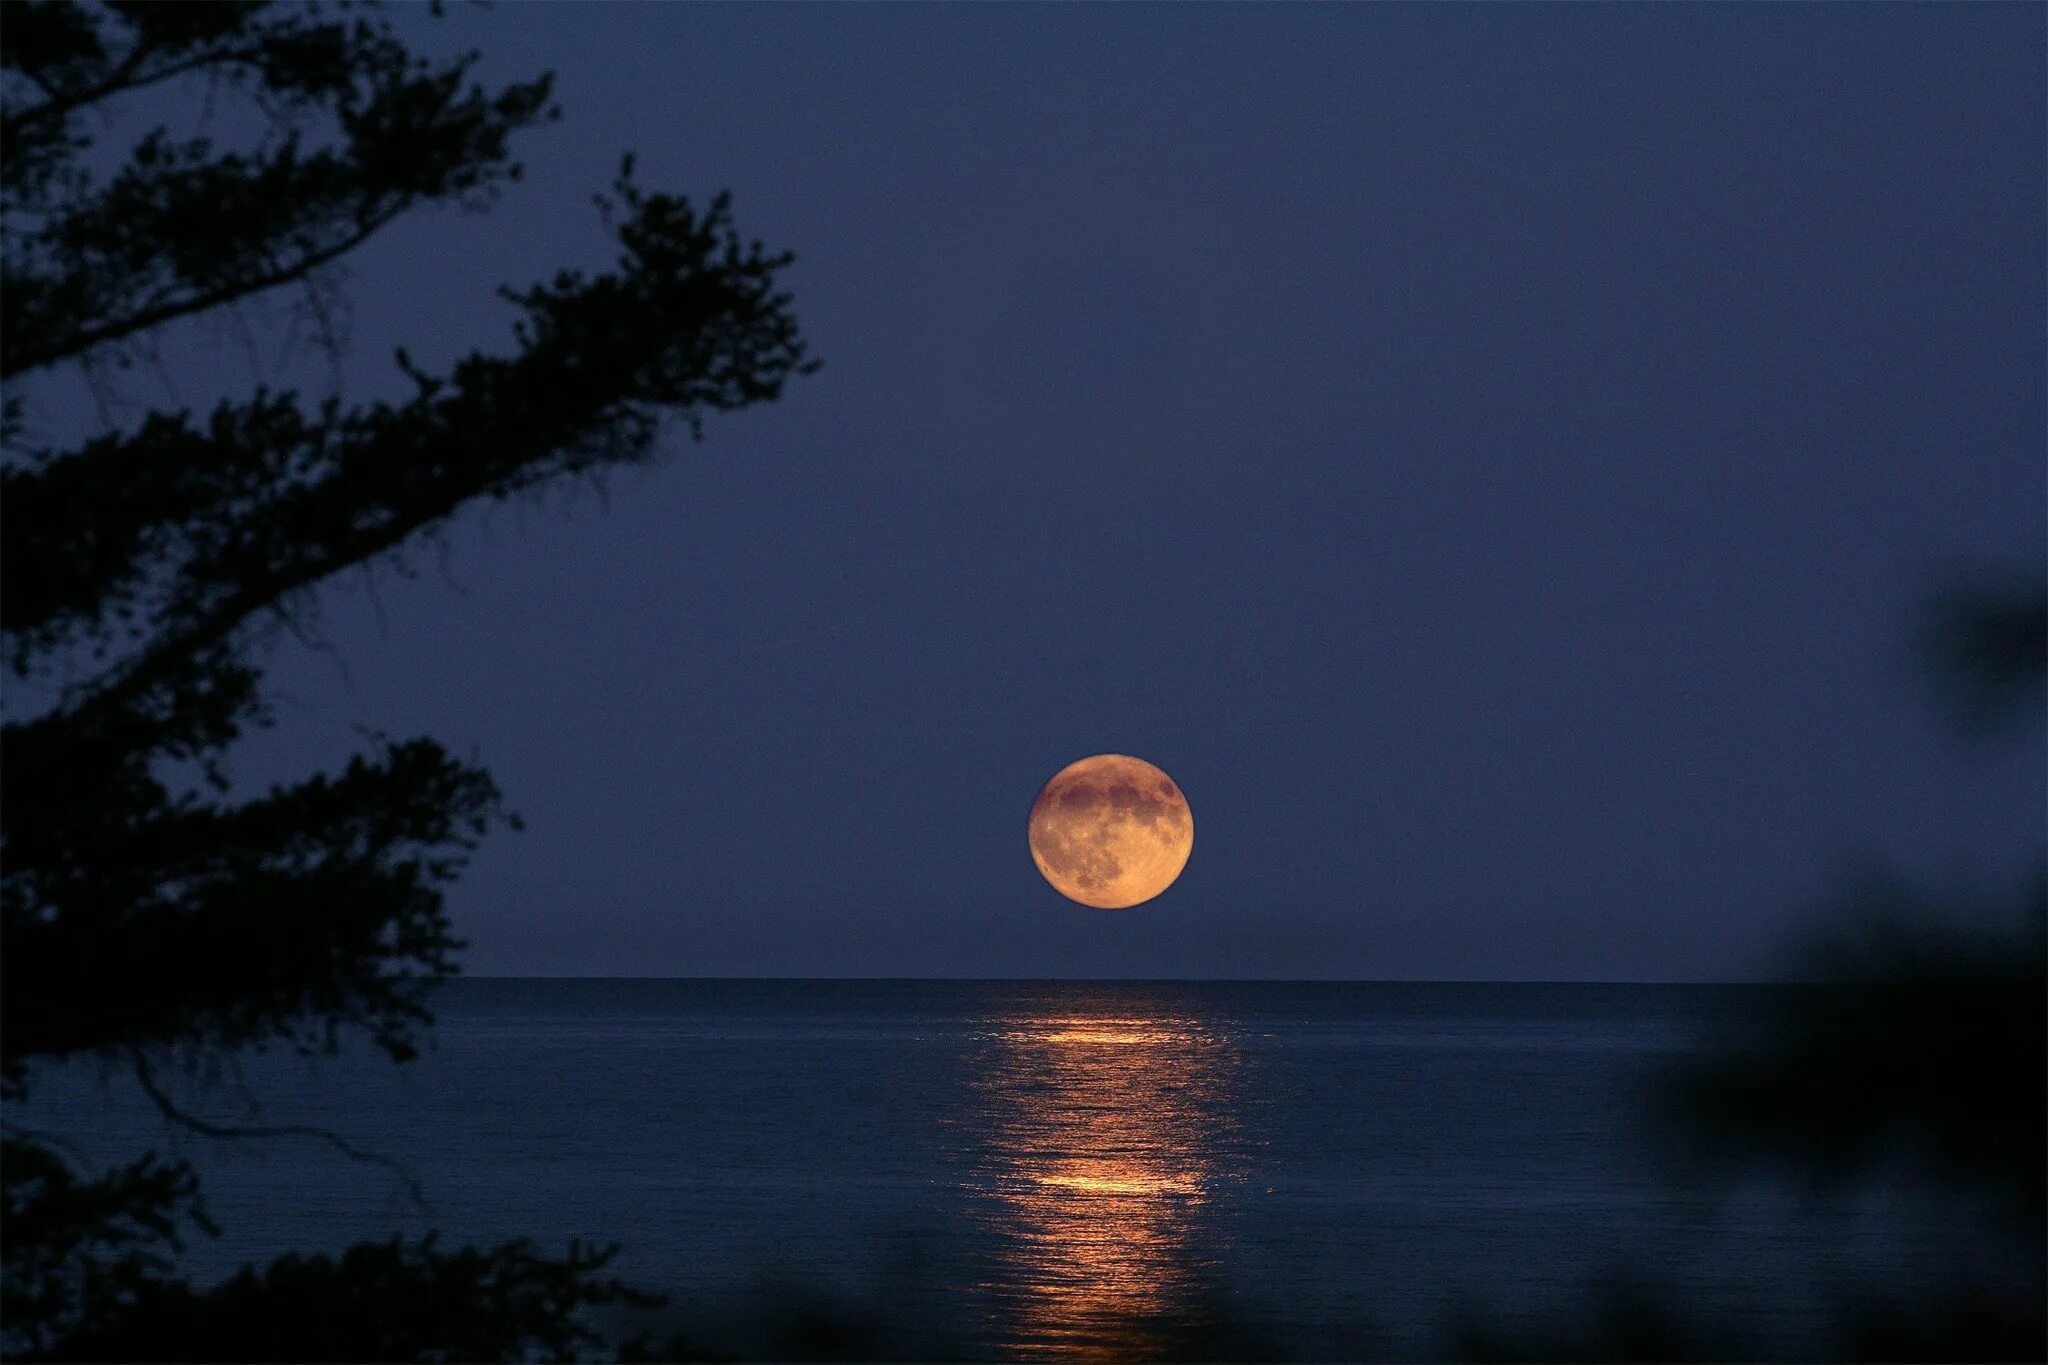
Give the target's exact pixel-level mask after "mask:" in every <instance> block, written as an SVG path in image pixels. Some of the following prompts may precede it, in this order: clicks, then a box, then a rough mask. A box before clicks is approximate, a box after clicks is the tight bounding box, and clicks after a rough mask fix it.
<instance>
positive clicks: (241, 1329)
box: [50, 1237, 651, 1361]
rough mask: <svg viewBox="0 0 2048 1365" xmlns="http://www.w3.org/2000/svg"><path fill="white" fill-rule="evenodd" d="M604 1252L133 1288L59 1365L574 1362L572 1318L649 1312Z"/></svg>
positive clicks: (463, 1254)
mask: <svg viewBox="0 0 2048 1365" xmlns="http://www.w3.org/2000/svg"><path fill="white" fill-rule="evenodd" d="M611 1257H612V1252H611V1251H610V1250H609V1249H597V1250H592V1249H589V1248H585V1247H581V1246H573V1245H572V1246H571V1247H570V1249H569V1253H568V1255H567V1256H565V1257H561V1258H553V1257H546V1256H540V1255H537V1254H535V1252H534V1250H533V1249H532V1247H531V1246H529V1245H528V1244H527V1243H525V1242H507V1243H505V1244H504V1245H502V1246H497V1247H492V1248H490V1249H488V1250H479V1249H476V1248H473V1247H463V1248H460V1249H457V1250H454V1251H443V1250H440V1249H439V1248H438V1247H436V1246H435V1244H434V1241H433V1239H432V1238H431V1237H430V1238H427V1239H426V1240H424V1241H421V1242H418V1243H407V1242H404V1241H402V1240H394V1241H391V1242H366V1243H361V1244H358V1245H356V1246H352V1247H350V1248H348V1249H347V1250H346V1251H344V1252H342V1253H341V1255H339V1256H324V1255H315V1256H302V1255H287V1256H281V1257H279V1258H278V1259H277V1260H275V1261H273V1262H271V1263H270V1264H269V1265H268V1266H265V1267H262V1268H261V1269H258V1268H255V1267H249V1268H246V1269H244V1270H242V1271H241V1272H240V1273H238V1274H236V1275H235V1276H234V1277H233V1278H231V1279H229V1280H227V1281H226V1282H225V1283H223V1284H220V1285H217V1286H215V1287H213V1288H211V1289H206V1290H195V1289H193V1288H192V1287H191V1286H189V1285H186V1284H183V1283H181V1282H178V1281H175V1280H163V1279H148V1280H143V1281H140V1282H138V1284H137V1285H136V1286H135V1287H134V1288H133V1291H132V1292H131V1293H129V1294H128V1295H127V1296H125V1297H124V1299H123V1301H122V1302H120V1303H119V1304H118V1305H107V1307H108V1308H111V1309H113V1310H114V1311H101V1312H97V1313H88V1315H87V1322H88V1324H89V1325H88V1326H86V1327H85V1328H83V1329H81V1330H80V1331H77V1332H75V1333H73V1334H71V1335H70V1336H68V1337H66V1338H65V1339H64V1340H63V1341H62V1342H61V1343H60V1344H59V1346H58V1348H57V1349H56V1350H55V1351H53V1352H51V1354H50V1358H51V1359H56V1360H189V1361H242V1360H248V1361H268V1360H331V1361H378V1360H511V1359H518V1360H528V1359H537V1360H567V1359H574V1358H575V1356H576V1355H577V1353H578V1351H579V1350H580V1349H581V1348H584V1347H589V1346H595V1345H598V1344H600V1340H599V1337H598V1335H597V1333H596V1332H595V1331H593V1330H592V1329H591V1328H589V1327H588V1326H586V1325H584V1323H583V1322H582V1321H581V1320H580V1319H579V1317H578V1313H577V1310H579V1309H581V1308H584V1307H587V1306H591V1305H600V1304H610V1303H619V1302H625V1303H648V1302H651V1300H650V1299H649V1297H648V1296H646V1295H641V1294H637V1293H635V1292H633V1291H632V1290H630V1289H628V1288H626V1287H625V1286H624V1285H622V1284H621V1283H619V1282H618V1281H617V1280H615V1279H612V1278H611V1277H609V1276H606V1275H604V1274H603V1271H604V1269H605V1266H606V1264H607V1263H608V1262H609V1261H610V1260H611Z"/></svg>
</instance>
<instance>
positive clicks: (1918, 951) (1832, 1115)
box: [1451, 585, 2048, 1361]
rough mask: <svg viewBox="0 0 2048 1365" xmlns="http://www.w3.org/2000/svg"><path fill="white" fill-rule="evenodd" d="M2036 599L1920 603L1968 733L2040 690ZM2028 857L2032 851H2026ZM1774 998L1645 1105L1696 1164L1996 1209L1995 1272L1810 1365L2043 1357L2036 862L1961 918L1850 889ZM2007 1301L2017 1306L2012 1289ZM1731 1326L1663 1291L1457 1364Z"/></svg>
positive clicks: (1680, 1349)
mask: <svg viewBox="0 0 2048 1365" xmlns="http://www.w3.org/2000/svg"><path fill="white" fill-rule="evenodd" d="M2044 639H2048V595H2044V594H2043V593H2042V592H2041V590H2040V589H2039V587H2038V586H2035V585H2027V586H2022V587H2018V588H2011V587H1999V586H1988V587H1987V586H1979V587H1967V588H1957V589H1953V590H1951V591H1948V592H1944V593H1942V594H1940V595H1939V596H1937V597H1936V598H1935V599H1933V601H1932V602H1931V603H1930V604H1929V607H1928V610H1927V612H1926V619H1925V622H1924V624H1923V628H1922V630H1921V641H1922V643H1923V644H1924V646H1925V658H1926V660H1927V662H1928V664H1929V665H1930V666H1931V668H1932V669H1933V671H1934V673H1935V675H1936V678H1937V680H1938V681H1939V682H1940V683H1941V684H1942V685H1943V687H1944V688H1945V690H1946V693H1947V695H1948V696H1949V698H1950V700H1951V702H1952V704H1953V706H1954V709H1955V712H1956V715H1957V717H1958V719H1959V720H1961V721H1962V722H1963V723H1964V724H1965V725H1967V726H1969V727H1971V728H1982V727H1986V726H1989V725H1994V724H2003V723H2008V722H2011V721H2014V720H2016V719H2017V718H2019V717H2021V716H2023V715H2026V714H2027V713H2029V712H2031V713H2032V715H2033V716H2034V717H2035V718H2036V719H2038V718H2039V716H2040V708H2041V702H2042V698H2043V693H2044V681H2048V648H2044V643H2043V642H2044ZM2034 853H2035V855H2036V857H2038V856H2039V853H2040V850H2039V849H2038V848H2037V849H2035V850H2034ZM1783 976H1784V984H1782V985H1780V986H1777V987H1775V988H1772V989H1771V990H1769V992H1768V993H1767V995H1766V997H1765V999H1766V1001H1767V1003H1766V1006H1765V1008H1764V1009H1763V1010H1762V1011H1761V1012H1760V1013H1759V1014H1758V1015H1757V1016H1756V1017H1754V1018H1752V1019H1750V1020H1749V1021H1748V1026H1747V1027H1746V1028H1745V1029H1744V1030H1743V1031H1742V1032H1741V1033H1740V1034H1739V1035H1737V1036H1733V1037H1729V1038H1724V1039H1722V1040H1720V1041H1719V1043H1718V1044H1717V1045H1716V1046H1715V1047H1713V1048H1712V1049H1711V1050H1709V1051H1707V1052H1705V1053H1703V1054H1701V1055H1699V1056H1697V1057H1695V1058H1692V1059H1690V1060H1688V1061H1686V1062H1685V1063H1683V1064H1681V1065H1679V1066H1678V1067H1676V1068H1674V1069H1673V1070H1672V1071H1671V1072H1670V1073H1669V1074H1668V1075H1667V1076H1666V1077H1665V1078H1664V1083H1663V1084H1662V1085H1661V1086H1660V1087H1659V1088H1658V1090H1657V1092H1656V1094H1655V1096H1654V1108H1655V1109H1656V1111H1657V1112H1658V1114H1659V1116H1660V1117H1661V1118H1662V1120H1663V1121H1664V1126H1665V1128H1666V1131H1667V1132H1668V1133H1669V1134H1670V1135H1671V1136H1672V1137H1674V1138H1675V1139H1676V1140H1677V1141H1678V1142H1679V1143H1680V1144H1681V1145H1682V1146H1684V1147H1685V1148H1688V1149H1690V1151H1691V1153H1692V1154H1693V1155H1694V1156H1695V1157H1703V1158H1706V1159H1708V1160H1710V1161H1712V1162H1715V1163H1718V1164H1722V1165H1725V1166H1742V1165H1749V1164H1755V1163H1762V1164H1765V1165H1768V1166H1773V1167H1776V1168H1778V1169H1780V1170H1782V1171H1786V1172H1790V1173H1793V1174H1796V1175H1798V1176H1799V1177H1801V1178H1803V1179H1804V1180H1806V1181H1807V1182H1809V1183H1810V1184H1812V1185H1815V1186H1817V1187H1821V1188H1826V1189H1835V1190H1841V1189H1846V1188H1847V1187H1849V1186H1850V1185H1852V1184H1853V1183H1854V1182H1856V1181H1858V1180H1861V1179H1865V1178H1869V1177H1871V1176H1874V1175H1876V1174H1878V1173H1880V1172H1886V1171H1897V1170H1898V1169H1899V1167H1900V1164H1901V1163H1905V1164H1906V1165H1907V1166H1909V1167H1910V1168H1911V1169H1914V1170H1915V1171H1917V1173H1918V1174H1919V1175H1920V1176H1921V1177H1922V1178H1924V1179H1926V1180H1929V1181H1931V1182H1933V1184H1934V1185H1935V1186H1936V1187H1937V1188H1940V1189H1944V1190H1947V1191H1949V1192H1951V1193H1954V1194H1959V1195H1963V1196H1966V1197H1975V1198H1976V1199H1977V1200H1979V1201H1981V1203H1982V1204H1983V1205H1985V1206H1986V1207H1988V1208H1989V1209H1990V1210H1992V1211H1993V1213H1994V1215H1995V1217H1994V1221H1995V1222H1996V1223H1997V1224H1999V1227H1997V1228H1995V1229H1994V1230H1993V1232H1994V1234H1995V1235H1996V1236H1997V1237H1998V1238H2000V1239H2001V1240H2002V1246H2001V1253H2002V1254H2001V1255H2000V1258H1999V1260H1998V1262H1997V1263H1996V1264H1992V1265H1989V1266H1984V1267H1956V1268H1955V1269H1957V1270H1959V1271H1961V1272H1962V1274H1961V1277H1960V1283H1961V1284H1962V1285H1963V1287H1961V1288H1958V1289H1955V1290H1953V1291H1951V1292H1949V1293H1946V1294H1936V1295H1934V1296H1933V1297H1931V1298H1930V1299H1928V1300H1927V1301H1924V1302H1913V1303H1903V1302H1897V1301H1894V1300H1890V1299H1885V1298H1881V1297H1875V1296H1872V1295H1869V1294H1860V1293H1858V1292H1856V1291H1853V1290H1852V1291H1849V1297H1848V1298H1847V1299H1846V1300H1845V1301H1843V1302H1841V1303H1839V1304H1837V1305H1835V1311H1834V1322H1833V1325H1832V1337H1831V1341H1830V1344H1829V1345H1828V1347H1827V1349H1826V1354H1825V1356H1824V1357H1823V1358H1826V1359H1838V1360H1853V1361H1990V1360H1996V1361H2038V1360H2042V1359H2044V1358H2048V1199H2044V1186H2048V1081H2044V1077H2048V862H2037V863H2036V864H2035V866H2034V868H2033V870H2032V871H2031V872H2030V873H2029V874H2028V875H2027V876H2026V878H2025V887H2024V890H2023V892H2022V893H2021V895H2020V896H2019V897H2018V904H2016V905H2009V906H2004V907H2000V906H1995V905H1994V906H1985V905H1978V904H1969V903H1964V902H1962V901H1960V900H1958V899H1956V898H1952V897H1945V896H1942V895H1939V894H1936V893H1934V892H1931V891H1928V890H1926V889H1923V888H1920V887H1916V886H1913V885H1911V884H1910V883H1908V882H1906V881H1904V880H1902V879H1900V878H1897V877H1895V876H1890V875H1884V874H1874V875H1870V876H1867V877H1864V878H1862V879H1860V880H1857V881H1855V882H1853V883H1851V884H1850V885H1849V886H1847V887H1846V888H1844V890H1843V891H1842V892H1841V893H1840V894H1839V895H1838V896H1837V897H1836V898H1835V900H1834V902H1833V903H1832V904H1831V905H1829V906H1827V907H1825V909H1824V911H1823V913H1822V914H1821V915H1820V916H1819V917H1818V918H1817V921H1816V923H1815V925H1814V927H1813V928H1812V929H1811V930H1810V931H1809V932H1808V933H1807V934H1806V935H1805V936H1804V937H1803V938H1802V939H1801V940H1800V941H1799V942H1798V943H1796V944H1795V945H1794V946H1793V949H1792V951H1791V952H1790V953H1789V955H1788V957H1787V960H1786V962H1785V964H1784V967H1783ZM2014 1286H2017V1288H2014ZM1741 1326H1742V1324H1730V1323H1706V1322H1701V1321H1700V1320H1699V1319H1698V1317H1697V1315H1696V1314H1694V1313H1691V1312H1689V1311H1688V1310H1687V1308H1686V1305H1685V1304H1683V1303H1682V1302H1680V1301H1678V1300H1677V1299H1676V1298H1675V1296H1674V1295H1672V1294H1671V1293H1670V1292H1669V1291H1668V1290H1666V1289H1661V1288H1659V1287H1658V1286H1655V1285H1650V1284H1642V1283H1635V1284H1630V1285H1626V1286H1623V1287H1619V1288H1613V1287H1610V1288H1609V1289H1608V1290H1606V1291H1605V1292H1604V1293H1602V1294H1599V1295H1596V1296H1595V1302H1594V1303H1593V1305H1592V1306H1591V1308H1590V1309H1589V1311H1588V1312H1587V1313H1586V1314H1585V1315H1584V1317H1583V1318H1582V1319H1581V1320H1580V1321H1579V1322H1578V1323H1577V1325H1576V1326H1573V1327H1571V1328H1569V1329H1566V1330H1561V1331H1559V1332H1557V1333H1555V1334H1554V1335H1552V1336H1548V1337H1533V1336H1531V1335H1529V1334H1526V1333H1520V1334H1518V1333H1508V1332H1502V1331H1499V1330H1497V1329H1493V1328H1489V1327H1488V1326H1486V1325H1485V1324H1484V1323H1483V1322H1477V1321H1472V1322H1465V1323H1461V1324H1455V1325H1454V1327H1453V1331H1452V1333H1451V1337H1452V1340H1453V1342H1454V1349H1455V1351H1456V1354H1457V1355H1458V1358H1460V1359H1464V1360H1484V1361H1494V1360H1501V1361H1537V1360H1559V1361H1563V1360H1582V1361H1622V1360H1645V1361H1647V1360H1729V1359H1748V1358H1754V1354H1755V1351H1756V1345H1755V1343H1746V1344H1745V1343H1743V1342H1741V1341H1740V1340H1739V1339H1738V1338H1732V1337H1731V1336H1730V1335H1729V1331H1730V1329H1740V1328H1741Z"/></svg>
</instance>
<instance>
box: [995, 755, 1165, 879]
mask: <svg viewBox="0 0 2048 1365" xmlns="http://www.w3.org/2000/svg"><path fill="white" fill-rule="evenodd" d="M1030 837H1031V861H1033V862H1035V863H1037V864H1038V870H1039V871H1040V872H1041V873H1043V874H1044V875H1045V879H1046V881H1048V882H1050V883H1052V888H1053V890H1055V891H1057V892H1059V893H1060V894H1061V895H1062V896H1065V897H1066V898H1067V899H1068V900H1072V901H1079V902H1080V903H1081V904H1083V905H1092V906H1094V907H1095V908H1096V909H1098V910H1127V909H1129V908H1130V907H1131V906H1133V905H1142V904H1143V903H1144V902H1146V901H1149V900H1151V899H1152V898H1153V897H1154V896H1156V895H1158V894H1159V893H1160V892H1162V891H1164V890H1165V889H1166V888H1167V887H1169V886H1172V885H1173V883H1174V879H1175V878H1177V877H1179V876H1180V872H1181V869H1182V868H1184V867H1186V866H1187V865H1188V853H1189V852H1190V851H1191V850H1192V849H1193V848H1194V846H1195V816H1194V812H1193V811H1191V810H1189V809H1188V801H1187V798H1186V797H1185V796H1183V795H1182V794H1181V790H1180V788H1179V787H1177V786H1175V785H1174V781H1173V779H1172V778H1170V777H1168V776H1167V775H1166V774H1165V773H1163V772H1161V771H1159V769H1157V768H1155V767H1153V766H1152V765H1151V764H1150V763H1147V762H1146V761H1145V760H1144V759H1142V758H1132V757H1131V756H1130V755H1128V754H1096V755H1095V756H1094V757H1093V758H1084V759H1082V760H1081V761H1080V762H1078V763H1069V764H1068V765H1067V766H1066V767H1064V768H1062V769H1060V770H1059V771H1058V772H1057V773H1054V774H1053V777H1052V781H1050V782H1048V783H1046V784H1045V790H1043V791H1041V792H1040V793H1039V794H1038V799H1037V800H1036V801H1034V802H1032V803H1031V828H1030Z"/></svg>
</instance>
